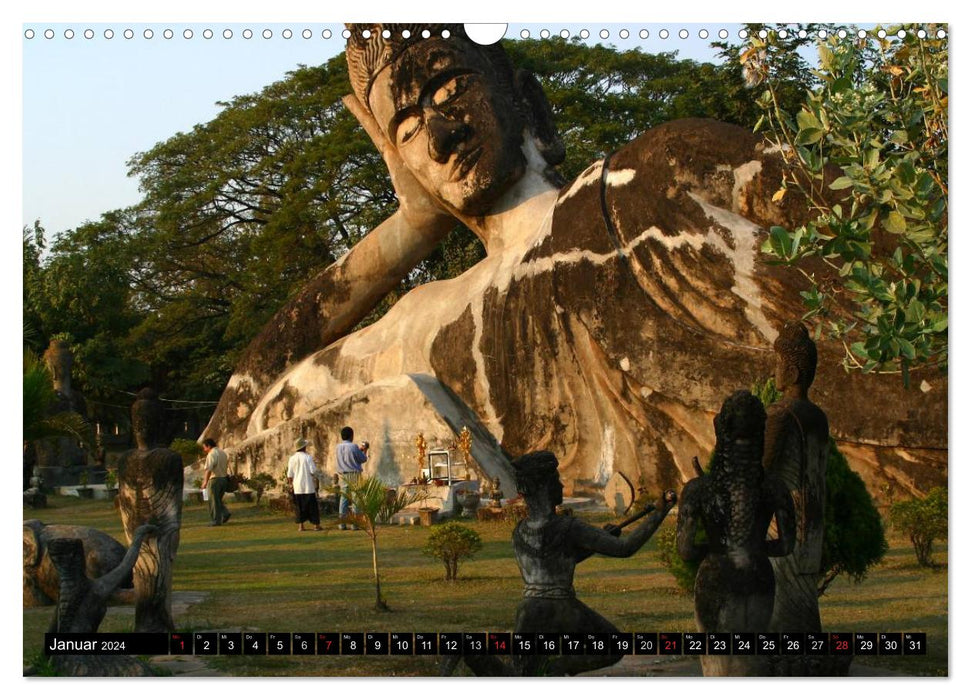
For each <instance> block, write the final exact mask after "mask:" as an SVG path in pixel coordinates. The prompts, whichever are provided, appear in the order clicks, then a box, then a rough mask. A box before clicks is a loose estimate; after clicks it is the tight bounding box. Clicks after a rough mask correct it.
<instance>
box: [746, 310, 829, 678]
mask: <svg viewBox="0 0 971 700" xmlns="http://www.w3.org/2000/svg"><path fill="white" fill-rule="evenodd" d="M774 347H775V352H776V369H775V384H776V388H777V389H779V391H781V392H782V395H783V398H782V399H781V400H779V401H778V402H776V403H775V404H773V405H772V406H770V407H769V409H768V420H767V421H766V424H765V454H764V455H763V459H762V465H763V467H764V468H765V472H766V474H772V475H774V476H775V477H776V478H778V479H779V480H780V481H782V483H784V484H785V486H786V488H787V489H788V490H789V493H790V494H791V496H792V501H793V505H794V506H795V513H796V543H795V546H794V547H793V550H792V554H790V555H788V556H785V557H777V558H775V559H773V560H772V569H773V571H774V572H775V605H774V608H773V610H772V622H771V624H770V625H769V629H770V630H771V631H773V632H819V631H821V630H822V624H821V622H820V619H819V595H818V593H817V590H816V589H817V586H818V585H819V578H820V575H821V571H820V568H821V566H822V556H823V539H824V536H825V528H824V523H823V515H824V512H825V507H826V464H827V461H828V457H829V422H828V421H827V419H826V414H825V413H823V411H822V409H821V408H819V406H817V405H816V404H814V403H813V402H812V401H810V400H809V387H810V386H811V385H812V383H813V379H814V378H815V376H816V344H815V343H813V341H812V339H811V338H810V337H809V333H808V332H806V329H805V328H804V327H803V325H802V324H800V323H788V324H786V325H785V326H784V327H783V328H782V331H781V332H780V333H779V337H778V338H777V339H776V341H775V346H774ZM777 661H779V664H778V665H779V668H777V669H776V673H778V674H784V675H806V674H807V673H809V674H813V673H814V671H813V670H812V669H810V668H807V663H808V662H810V661H811V659H809V658H808V657H784V658H780V659H778V660H777ZM782 662H785V663H782ZM783 666H785V668H782V667H783Z"/></svg>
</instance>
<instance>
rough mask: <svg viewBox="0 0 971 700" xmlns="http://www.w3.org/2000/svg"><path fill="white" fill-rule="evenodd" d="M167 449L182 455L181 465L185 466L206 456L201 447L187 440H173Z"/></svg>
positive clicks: (193, 441)
mask: <svg viewBox="0 0 971 700" xmlns="http://www.w3.org/2000/svg"><path fill="white" fill-rule="evenodd" d="M169 449H170V450H172V451H173V452H178V453H179V454H180V455H182V464H184V465H186V466H188V465H190V464H192V463H193V462H196V461H198V460H200V459H202V457H203V455H205V454H206V453H205V452H204V451H203V450H202V445H200V444H199V443H198V442H196V441H195V440H189V439H187V438H175V440H173V441H172V444H171V445H169Z"/></svg>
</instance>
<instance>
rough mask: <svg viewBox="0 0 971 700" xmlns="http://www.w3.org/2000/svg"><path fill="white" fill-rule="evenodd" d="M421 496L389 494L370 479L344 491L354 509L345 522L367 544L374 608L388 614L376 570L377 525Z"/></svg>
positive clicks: (386, 520) (404, 492)
mask: <svg viewBox="0 0 971 700" xmlns="http://www.w3.org/2000/svg"><path fill="white" fill-rule="evenodd" d="M421 496H422V494H421V493H418V494H414V493H408V492H407V491H400V492H397V491H393V490H389V489H388V487H387V486H385V485H384V482H382V481H381V480H380V479H378V478H377V477H374V476H369V477H367V478H360V479H358V481H357V482H356V483H350V484H348V487H347V498H348V500H349V501H350V502H351V506H352V508H353V509H354V515H349V516H348V519H349V520H351V519H353V520H354V522H355V523H356V524H358V525H360V526H361V528H362V529H363V530H364V531H365V532H366V533H367V536H368V539H370V540H371V563H372V567H373V569H374V608H375V609H376V610H379V611H386V610H388V609H389V608H388V604H387V603H385V602H384V598H382V597H381V576H380V572H379V570H378V523H382V522H388V521H389V520H391V516H393V515H394V514H395V513H397V512H399V511H401V510H404V509H405V508H407V507H408V506H410V505H411V504H412V503H415V502H416V501H417V500H419V499H420V498H421Z"/></svg>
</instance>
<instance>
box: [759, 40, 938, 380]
mask: <svg viewBox="0 0 971 700" xmlns="http://www.w3.org/2000/svg"><path fill="white" fill-rule="evenodd" d="M899 29H902V31H903V32H904V37H903V38H899V39H898V38H897V36H896V32H897V31H898V28H896V27H892V28H890V30H889V34H888V36H887V38H884V39H878V38H876V37H874V36H867V37H866V38H861V39H853V38H852V36H851V38H850V39H840V38H838V36H836V35H835V33H832V32H831V33H830V35H829V36H828V37H827V38H826V39H825V40H823V41H820V42H819V68H818V70H817V71H815V76H816V78H817V81H816V84H815V85H814V86H813V87H812V89H811V90H809V92H808V93H807V94H806V98H805V100H804V102H803V104H802V106H801V107H800V109H799V110H798V112H797V113H795V114H794V113H792V112H791V111H789V110H787V109H785V108H783V107H782V106H781V104H780V102H779V99H778V97H779V96H778V91H777V87H776V83H775V81H774V80H773V75H772V71H771V67H772V66H773V64H774V63H775V62H777V61H778V60H781V57H784V56H785V55H786V50H785V47H784V46H783V45H782V44H780V42H779V40H778V34H777V33H776V32H769V33H768V35H767V36H766V37H765V38H764V39H763V38H759V37H757V36H756V37H754V38H753V39H752V43H751V46H750V48H749V49H748V51H747V52H746V53H745V54H743V60H744V61H745V63H746V70H747V71H748V73H749V75H750V76H752V77H753V79H754V80H755V81H758V82H762V83H763V84H764V87H765V91H764V93H763V94H762V96H761V98H760V99H759V101H758V104H759V106H760V107H761V108H762V110H763V111H764V114H763V119H762V120H760V126H764V128H765V129H766V131H767V133H768V135H769V137H770V138H771V139H772V140H773V141H774V142H775V143H776V145H777V146H778V147H779V148H781V149H782V153H783V156H784V158H785V162H786V166H787V167H786V172H785V175H784V178H783V181H782V182H781V183H780V188H779V191H778V192H777V193H776V196H775V199H777V200H782V199H783V198H785V196H786V194H787V193H788V192H790V191H798V192H799V193H801V194H802V195H803V196H805V198H806V200H807V201H808V203H809V204H810V206H811V207H812V212H813V214H814V218H813V219H812V220H811V221H810V222H809V223H807V224H806V225H804V226H800V227H797V228H795V229H794V230H791V231H790V230H787V229H785V228H783V227H773V228H772V229H771V231H770V237H769V239H768V240H767V242H766V244H765V247H764V249H763V250H764V252H766V253H768V254H770V255H771V256H773V257H774V259H775V261H776V262H777V263H779V264H787V265H793V266H796V267H797V269H800V270H803V271H804V273H805V274H806V277H807V280H808V282H809V289H808V291H806V292H804V293H803V299H804V302H805V305H806V309H807V314H806V316H807V317H811V318H815V319H816V320H817V323H818V324H819V325H820V327H821V328H825V330H826V331H827V332H829V333H830V334H831V335H832V336H833V337H836V338H838V339H840V340H842V342H843V343H844V348H845V359H844V365H845V366H846V367H847V368H848V369H855V370H862V371H864V372H870V371H878V370H879V371H887V370H896V371H900V372H901V373H902V375H903V381H904V382H905V383H907V382H909V372H910V369H911V368H913V367H917V366H928V367H938V368H940V369H941V370H943V369H945V368H946V365H947V340H948V317H947V289H948V285H947V276H948V275H947V250H948V244H947V230H948V215H947V194H948V188H947V182H948V177H947V173H948V123H947V102H948V68H947V61H948V50H947V49H948V44H947V39H946V38H943V39H939V38H937V37H936V28H935V27H929V28H928V31H927V36H925V37H924V38H920V37H919V36H918V35H917V34H916V30H917V29H918V28H917V27H915V26H905V27H902V28H899ZM856 31H857V30H856V29H854V28H851V30H850V33H851V35H855V33H856ZM810 260H815V261H822V262H823V263H824V264H825V266H827V267H828V268H829V270H830V272H831V276H830V277H824V276H823V275H821V274H816V273H815V272H812V271H811V270H812V268H811V267H810V266H809V265H806V264H805V263H806V262H807V261H810ZM835 309H843V310H844V311H843V312H841V313H832V312H833V311H834V310H835Z"/></svg>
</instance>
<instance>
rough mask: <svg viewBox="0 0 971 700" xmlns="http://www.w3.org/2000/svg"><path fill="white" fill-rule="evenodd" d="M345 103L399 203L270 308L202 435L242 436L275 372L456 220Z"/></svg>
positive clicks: (339, 323)
mask: <svg viewBox="0 0 971 700" xmlns="http://www.w3.org/2000/svg"><path fill="white" fill-rule="evenodd" d="M345 104H347V106H348V108H349V109H350V110H351V111H352V112H353V113H354V115H355V116H356V117H357V118H358V120H359V121H360V122H361V123H362V126H364V128H365V130H366V131H367V132H368V134H369V135H370V137H371V139H372V140H373V141H374V142H375V145H376V146H377V147H378V149H379V150H380V151H381V154H382V156H383V157H384V159H385V162H386V163H387V164H388V169H389V171H390V172H391V177H392V181H393V182H394V186H395V192H396V194H397V195H398V200H399V203H400V208H399V209H398V211H396V212H395V213H394V214H392V215H391V216H390V217H388V218H387V219H385V220H384V221H383V222H381V223H380V224H379V225H378V226H377V227H375V228H374V229H373V230H372V231H371V232H370V233H369V234H368V235H367V236H365V237H364V238H363V239H361V240H360V241H359V242H358V243H357V245H355V246H354V247H353V248H352V249H351V250H350V251H348V253H347V254H345V255H344V256H343V257H342V258H340V259H339V260H338V261H336V262H335V263H333V264H332V265H330V266H329V267H328V268H327V269H325V270H323V271H322V272H320V273H319V274H318V275H317V276H316V277H314V278H313V279H312V280H310V282H308V283H307V285H306V286H305V287H304V288H303V289H302V290H301V291H300V293H298V294H297V296H295V297H294V298H293V299H291V300H290V301H289V302H287V303H286V305H284V307H283V308H282V309H280V310H279V311H278V312H277V313H276V314H274V316H273V318H271V319H270V321H269V322H268V323H267V324H266V325H265V326H264V327H263V329H262V330H261V331H260V333H259V335H257V336H256V338H255V339H254V340H253V341H252V342H251V343H250V344H249V346H248V347H247V348H246V350H245V351H244V353H243V355H242V358H241V359H240V361H239V363H238V364H237V365H236V371H235V372H234V373H233V377H232V378H231V379H230V381H229V386H228V387H227V389H226V391H224V392H223V395H222V398H221V399H220V402H219V405H218V406H217V407H216V411H215V413H214V414H213V418H212V420H211V421H210V423H209V426H208V427H207V428H206V431H205V436H206V437H214V438H217V441H218V440H222V441H226V442H231V441H234V440H240V439H242V438H243V437H244V435H245V431H246V425H247V423H248V422H249V417H250V414H251V412H252V410H253V408H254V407H255V406H256V404H257V403H258V402H259V399H260V397H261V396H262V395H263V393H264V392H265V391H266V390H267V389H268V388H269V386H270V385H271V384H272V383H273V382H274V381H275V380H276V379H277V378H278V377H279V376H280V374H281V373H282V372H283V371H284V370H285V369H286V368H287V367H289V366H290V365H292V364H294V363H296V362H298V361H299V360H301V359H303V358H305V357H307V356H308V355H310V354H312V353H314V352H316V351H318V350H321V349H323V348H325V347H327V346H328V345H330V344H331V343H333V342H334V341H336V340H338V339H340V338H342V337H343V336H344V335H346V334H347V333H348V332H349V331H350V330H351V329H352V328H354V326H356V325H357V324H358V323H360V322H361V321H362V320H363V319H364V318H365V317H366V316H367V315H368V314H369V313H371V311H373V310H374V308H375V307H376V306H377V305H378V304H379V303H380V301H381V300H382V299H383V298H384V297H385V296H387V295H388V294H389V293H390V292H391V291H393V290H394V288H395V287H396V286H397V285H398V284H399V283H400V282H401V280H403V279H404V278H405V277H406V276H407V275H408V273H409V272H411V271H412V270H413V269H414V267H415V266H416V265H417V264H418V263H420V262H421V261H422V260H424V259H425V258H426V257H427V256H428V255H429V254H430V253H431V252H432V251H434V250H435V248H436V246H437V245H438V244H439V243H440V242H441V240H442V239H443V238H444V237H445V236H446V235H447V234H448V233H449V231H451V230H452V228H454V226H455V224H456V221H455V219H453V218H452V217H451V216H450V215H448V214H445V213H444V212H442V210H441V209H440V208H439V206H438V205H437V203H435V202H434V200H433V199H432V198H431V197H430V196H429V195H428V194H427V193H426V192H425V190H424V189H423V188H422V187H421V186H420V185H419V184H418V182H417V181H416V180H415V179H414V177H413V176H412V175H411V174H410V172H408V170H407V168H405V166H404V164H403V163H402V162H401V160H400V158H399V157H398V155H397V153H396V152H395V151H394V149H393V148H391V147H390V145H389V144H388V143H387V140H386V139H385V138H384V136H383V134H381V132H380V130H379V129H378V128H377V125H376V124H375V123H374V119H373V118H372V117H371V115H370V114H368V113H367V111H366V110H364V109H363V108H362V107H361V106H360V103H358V102H357V100H356V99H355V98H353V97H350V96H349V97H348V98H345Z"/></svg>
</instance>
